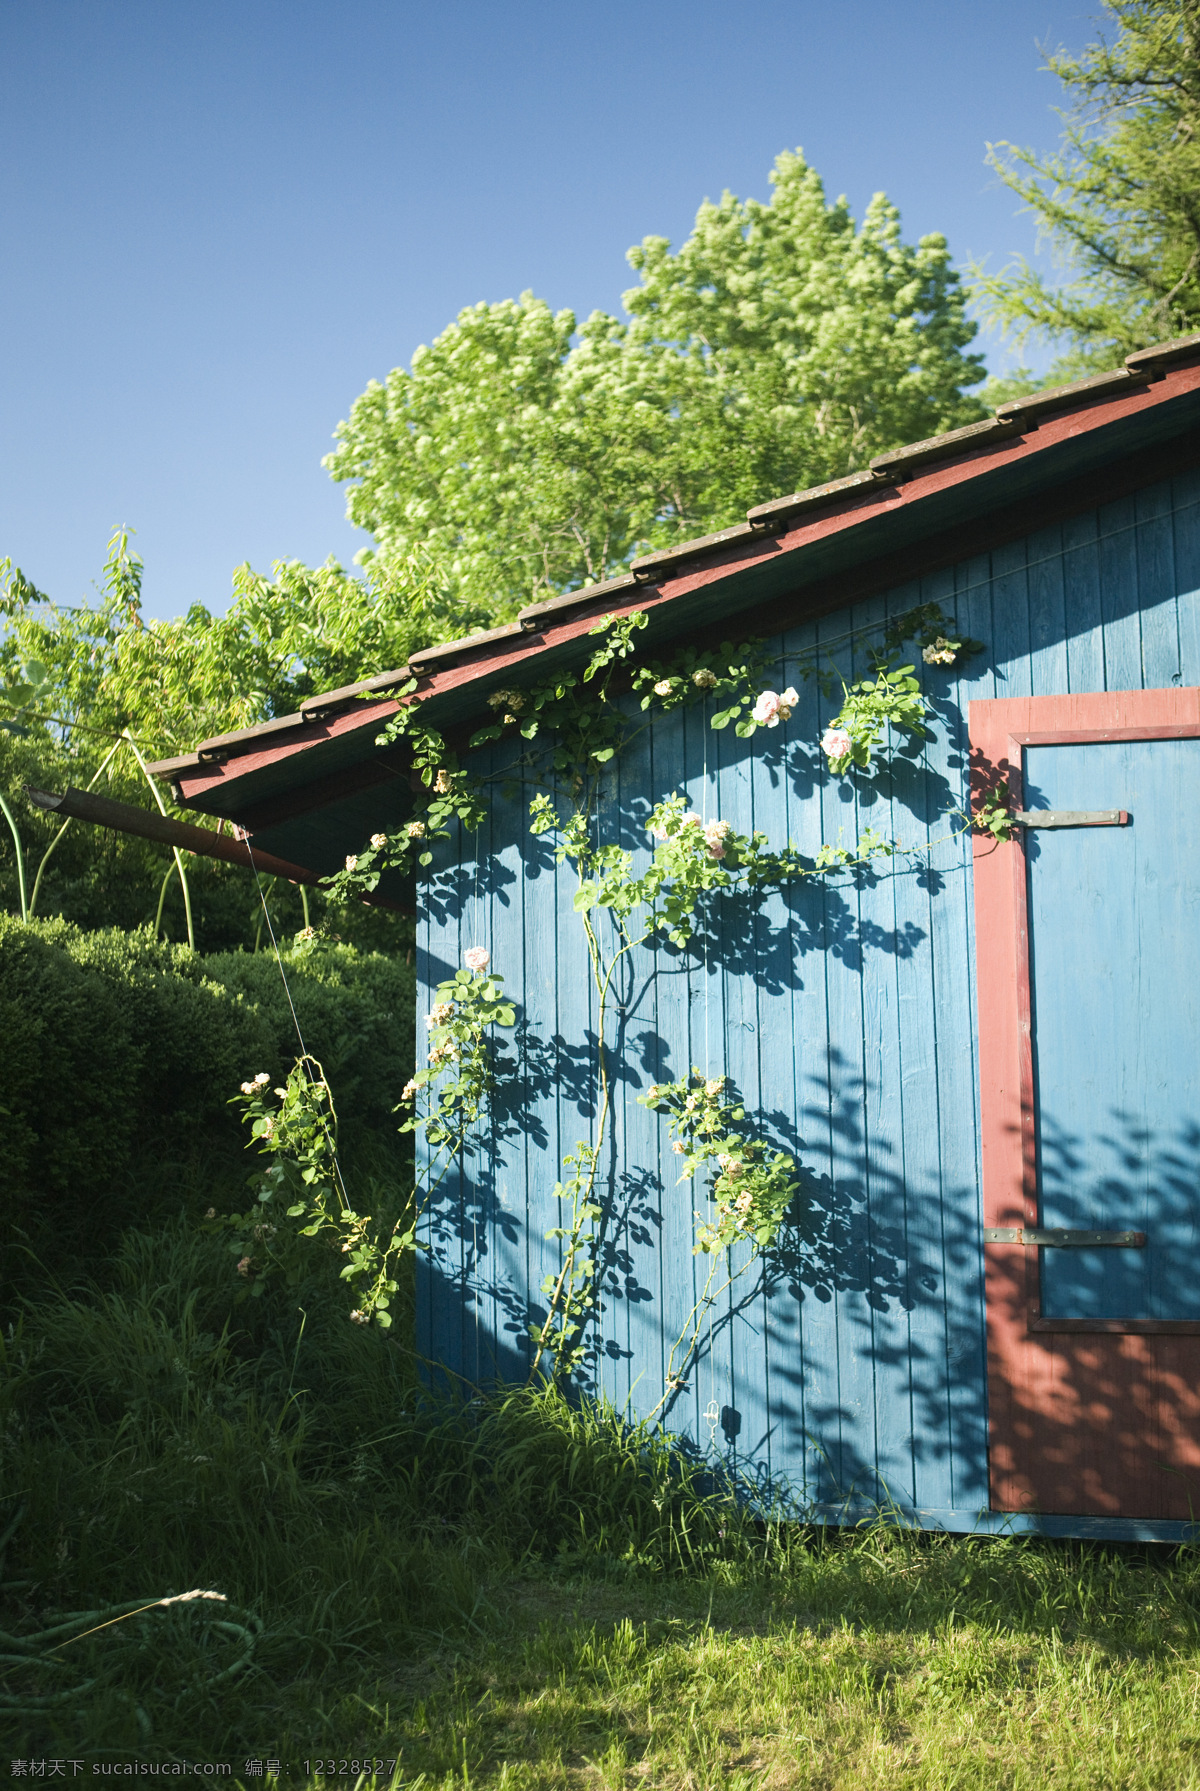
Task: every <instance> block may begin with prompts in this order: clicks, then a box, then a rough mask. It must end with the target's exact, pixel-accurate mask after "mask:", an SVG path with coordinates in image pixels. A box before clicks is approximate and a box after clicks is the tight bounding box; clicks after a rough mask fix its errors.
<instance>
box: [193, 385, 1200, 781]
mask: <svg viewBox="0 0 1200 1791" xmlns="http://www.w3.org/2000/svg"><path fill="white" fill-rule="evenodd" d="M1196 391H1200V364H1196V365H1191V366H1183V367H1176V368H1170V369H1168V370H1167V371H1166V372H1165V373H1164V374H1163V376H1162V378H1161V379H1158V380H1156V381H1154V382H1153V383H1151V384H1149V385H1146V386H1138V387H1137V388H1135V389H1134V390H1127V391H1122V392H1120V393H1118V394H1116V395H1104V394H1100V395H1098V396H1097V397H1096V398H1094V399H1091V400H1089V401H1085V402H1083V403H1081V404H1079V405H1077V406H1075V407H1073V408H1069V409H1063V410H1061V411H1056V412H1054V413H1052V414H1050V415H1048V416H1045V417H1041V418H1038V419H1036V421H1031V422H1030V423H1029V425H1028V426H1027V427H1026V429H1025V430H1024V431H1023V433H1021V434H1019V435H1014V436H1010V437H1008V438H1007V439H1005V440H1003V441H995V440H994V439H993V440H991V441H984V442H981V443H980V444H979V446H978V447H974V448H972V447H969V446H968V447H967V448H966V449H965V450H964V452H962V453H960V454H955V455H953V456H951V457H949V458H947V459H946V460H940V461H937V462H934V463H932V464H929V463H927V464H925V465H924V466H922V467H921V468H920V469H919V470H916V469H914V472H913V474H912V476H911V477H910V478H908V479H907V480H906V481H905V482H904V483H903V484H899V485H893V484H883V483H881V484H879V485H878V486H876V487H866V488H864V489H861V490H859V491H854V492H850V493H848V494H847V496H846V498H845V499H844V500H843V501H842V502H840V503H838V504H837V505H836V506H833V507H831V508H829V509H827V510H822V512H821V513H820V515H818V516H814V517H813V518H811V520H803V519H802V518H800V517H798V518H797V519H796V522H795V523H794V525H793V526H792V527H790V528H789V527H787V526H785V527H784V529H783V530H782V531H781V532H780V533H779V534H777V535H766V536H763V535H755V536H754V537H753V538H751V539H745V538H743V539H741V540H739V541H737V542H736V543H733V544H731V546H730V547H729V548H728V549H727V550H726V551H724V552H720V551H711V550H710V552H709V554H708V555H707V556H706V559H705V563H704V564H701V565H697V564H695V563H694V562H692V563H689V565H688V568H687V569H686V570H681V571H680V572H679V573H677V574H675V575H674V576H672V575H671V574H670V572H669V571H668V570H667V569H666V568H663V569H662V573H661V582H660V583H659V584H657V585H655V586H650V587H641V588H638V587H630V588H628V589H627V590H625V591H622V592H621V593H620V598H619V600H617V601H613V598H611V597H610V598H605V599H602V600H600V601H598V602H597V603H595V604H592V605H588V606H587V608H585V609H583V610H581V611H575V612H573V613H571V614H570V615H568V616H564V618H563V619H562V621H559V622H556V621H554V620H553V619H552V618H550V617H546V618H545V621H544V623H543V625H542V627H541V629H540V631H539V633H538V634H537V635H536V636H532V637H531V636H529V635H525V636H523V637H514V638H513V639H512V641H511V644H509V643H508V642H501V641H494V642H492V643H481V645H480V647H479V649H478V650H477V651H474V652H472V651H471V649H470V647H469V646H467V645H464V647H463V649H462V653H463V657H462V658H461V660H459V662H458V663H457V664H455V665H452V666H448V667H447V668H446V669H445V670H442V671H433V672H430V673H429V674H427V675H426V676H425V677H423V678H421V679H420V680H419V682H418V686H417V689H416V692H415V693H414V698H413V700H415V701H418V702H425V701H428V700H429V699H430V698H432V697H440V696H449V695H450V694H452V693H453V692H455V691H458V690H462V689H464V688H466V687H467V686H469V685H471V684H473V683H475V682H476V681H477V680H478V679H480V678H481V677H484V676H487V677H489V678H490V677H494V676H496V675H497V674H499V673H503V672H506V671H508V670H510V669H515V668H518V667H520V668H523V667H525V666H526V665H529V664H531V663H532V664H534V665H536V662H537V660H538V659H539V658H540V657H541V656H542V655H543V654H545V653H547V652H549V651H551V650H553V649H556V648H561V647H563V646H566V645H569V644H570V643H571V642H572V641H575V640H578V639H580V638H581V637H583V636H585V635H587V634H588V633H589V631H590V630H591V628H592V627H593V625H594V623H595V621H596V619H597V617H598V616H600V615H609V614H611V615H617V616H626V615H631V614H633V613H634V612H635V611H638V610H643V611H646V612H647V613H651V614H653V613H655V612H657V611H658V610H660V609H663V608H665V607H668V606H669V605H671V604H672V603H674V602H675V601H677V600H678V599H679V598H681V597H685V596H687V595H689V594H690V593H692V592H695V591H699V590H703V589H704V588H705V587H707V586H710V585H714V586H715V585H719V584H721V583H722V582H723V581H724V580H725V579H727V578H729V577H730V576H735V575H736V574H738V573H739V572H743V571H745V570H747V569H748V568H750V567H753V566H756V565H761V564H763V563H764V562H766V561H769V560H774V559H778V558H780V557H781V556H784V555H787V554H792V553H798V552H800V551H801V550H802V549H804V548H806V547H809V546H812V545H813V544H814V543H816V542H820V541H826V540H829V539H831V538H833V537H835V536H838V535H841V534H844V533H846V532H848V531H850V530H852V529H855V528H857V527H858V526H859V525H860V524H861V523H862V522H864V521H865V520H867V518H868V517H874V516H878V515H879V514H881V512H883V511H899V510H905V509H912V508H914V507H918V506H920V505H921V503H922V502H923V501H924V500H926V499H929V498H932V497H935V496H938V495H940V494H942V493H945V492H949V491H952V490H954V489H955V488H959V487H962V488H965V487H967V486H969V485H970V484H971V483H972V482H973V481H974V480H976V479H977V478H979V477H980V476H981V475H983V474H985V473H990V472H993V471H995V470H997V469H1000V468H1004V467H1009V466H1013V465H1016V464H1018V463H1020V462H1022V461H1029V460H1034V459H1036V458H1037V456H1038V455H1040V454H1045V453H1046V452H1047V451H1048V450H1050V449H1052V448H1055V447H1059V446H1061V445H1062V444H1063V443H1065V442H1068V441H1070V440H1071V439H1073V438H1078V437H1082V436H1085V435H1089V434H1092V433H1094V432H1096V431H1100V430H1103V429H1104V428H1106V427H1107V426H1108V425H1109V424H1112V423H1116V422H1120V421H1123V420H1126V419H1128V418H1129V417H1130V416H1133V415H1136V414H1137V413H1138V412H1141V411H1150V410H1154V409H1156V408H1158V407H1159V406H1160V405H1163V404H1167V403H1170V402H1171V400H1173V399H1176V398H1180V397H1182V396H1185V395H1186V394H1187V393H1190V392H1196ZM615 596H616V593H614V597H615ZM417 657H419V655H418V656H417ZM398 707H399V704H398V703H397V702H396V701H395V700H388V699H384V700H381V701H380V702H378V703H371V704H362V705H357V704H356V705H355V707H354V709H353V710H351V711H350V712H349V713H347V714H345V715H341V716H338V717H335V718H333V719H331V720H330V721H328V722H326V723H312V724H306V725H305V726H304V727H302V728H297V729H296V731H295V733H294V734H291V735H289V737H288V738H287V740H286V741H280V742H279V743H278V744H275V743H271V744H266V743H265V742H264V745H263V747H262V748H260V749H259V750H257V751H252V752H238V753H237V754H236V755H233V754H231V755H230V758H229V760H228V761H227V762H225V763H222V764H204V765H200V766H197V767H196V768H195V769H194V770H191V771H182V772H180V773H179V774H178V777H177V782H178V783H179V786H180V790H181V794H182V797H183V800H184V801H185V802H189V801H192V800H194V799H195V798H197V797H202V798H203V806H204V807H205V808H207V809H209V810H210V812H213V813H221V812H224V805H223V806H222V808H220V809H218V808H215V807H214V806H213V801H212V799H213V797H214V796H215V797H218V798H219V797H220V795H221V792H222V790H223V789H225V790H228V793H229V798H230V799H231V802H230V806H236V798H235V797H234V795H233V792H234V787H235V785H236V784H238V783H239V782H240V781H241V780H242V779H243V778H245V777H249V776H250V775H252V774H253V773H254V772H256V771H259V770H261V769H263V768H264V767H266V766H269V765H277V764H279V763H280V762H281V761H283V760H285V759H288V758H291V757H293V756H296V755H298V754H302V753H304V752H307V751H308V750H309V749H310V748H311V747H313V746H315V745H318V744H319V743H320V742H322V741H324V740H327V739H331V738H334V737H336V736H339V735H342V734H345V733H349V732H352V731H354V730H356V729H363V730H364V731H365V729H367V728H368V727H372V728H377V727H378V726H379V725H380V724H381V723H382V722H384V721H386V720H387V719H388V717H389V716H391V715H393V714H395V712H396V710H397V708H398Z"/></svg>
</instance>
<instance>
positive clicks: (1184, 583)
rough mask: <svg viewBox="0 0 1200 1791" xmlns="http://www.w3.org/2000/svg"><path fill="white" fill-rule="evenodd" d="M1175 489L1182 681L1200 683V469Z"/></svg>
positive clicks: (1181, 479) (1181, 478)
mask: <svg viewBox="0 0 1200 1791" xmlns="http://www.w3.org/2000/svg"><path fill="white" fill-rule="evenodd" d="M1171 486H1172V502H1173V506H1174V530H1173V536H1174V540H1173V546H1174V559H1175V590H1176V599H1175V604H1176V615H1177V617H1178V628H1179V671H1180V682H1181V683H1182V684H1185V685H1186V684H1200V468H1194V469H1193V470H1192V471H1190V472H1186V473H1180V474H1178V475H1177V476H1176V478H1175V479H1173V480H1172V482H1171Z"/></svg>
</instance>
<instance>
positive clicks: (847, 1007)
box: [822, 599, 882, 1500]
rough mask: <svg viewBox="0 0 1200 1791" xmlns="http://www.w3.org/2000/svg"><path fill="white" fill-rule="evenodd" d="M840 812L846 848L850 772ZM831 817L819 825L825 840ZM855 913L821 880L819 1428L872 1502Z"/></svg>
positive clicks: (859, 916) (864, 611)
mask: <svg viewBox="0 0 1200 1791" xmlns="http://www.w3.org/2000/svg"><path fill="white" fill-rule="evenodd" d="M881 610H882V602H881V600H878V599H876V600H875V601H874V602H872V603H870V604H860V605H856V606H855V608H854V609H853V610H852V611H851V612H850V617H849V620H850V621H851V623H852V625H853V626H854V627H855V628H856V629H858V630H862V631H865V630H866V628H867V627H868V626H869V624H870V623H871V622H873V621H874V620H875V619H876V617H877V616H878V614H879V613H880V611H881ZM868 644H869V643H868V642H866V641H865V640H864V639H863V638H862V635H861V634H860V635H859V638H858V639H857V640H856V642H855V648H856V664H855V666H854V668H853V669H854V672H855V674H856V675H857V674H858V672H859V671H860V669H861V670H863V671H865V670H866V647H867V645H868ZM830 809H834V811H835V813H837V814H839V815H840V816H842V817H844V820H843V821H842V826H843V827H844V835H845V844H846V845H847V846H848V847H850V848H851V849H853V848H854V847H855V846H856V844H857V840H858V837H859V835H860V834H861V832H862V829H863V826H864V825H865V823H866V820H867V819H868V818H870V819H872V820H874V819H875V818H876V817H875V814H874V812H873V807H871V808H869V809H868V811H867V812H864V810H863V807H862V803H861V800H860V796H859V791H858V788H857V786H856V784H855V782H854V780H852V779H851V778H842V779H835V780H832V782H831V783H829V784H827V785H826V786H825V787H824V788H823V789H822V811H823V813H825V814H827V815H828V814H829V811H830ZM835 831H836V825H832V826H831V825H830V824H829V823H827V824H826V828H825V834H826V838H831V837H833V835H834V833H835ZM863 922H864V916H863V912H862V901H861V893H860V889H859V886H858V878H857V875H856V874H855V873H853V872H851V873H848V874H845V875H843V877H841V878H839V879H834V880H831V881H830V882H829V883H828V884H827V886H826V925H827V927H828V928H829V929H830V931H831V933H832V938H831V940H830V944H831V947H832V949H831V950H830V951H829V953H828V954H827V958H826V970H825V984H826V999H827V1003H828V1015H829V1066H830V1087H829V1142H830V1167H831V1177H832V1182H833V1197H834V1202H835V1219H834V1224H835V1228H836V1234H837V1239H838V1245H837V1248H836V1250H835V1252H834V1256H835V1274H836V1291H835V1296H834V1304H835V1308H836V1315H837V1316H836V1322H837V1451H836V1457H835V1456H834V1453H833V1441H834V1438H833V1431H832V1426H831V1428H830V1432H829V1435H828V1439H827V1440H828V1446H829V1453H830V1457H831V1460H832V1461H833V1462H834V1464H835V1470H834V1471H835V1475H836V1480H837V1487H838V1493H839V1495H840V1496H841V1497H843V1498H847V1497H851V1496H853V1497H856V1498H858V1499H867V1500H875V1499H877V1498H878V1497H879V1496H880V1491H881V1489H880V1485H879V1480H878V1473H877V1456H878V1438H877V1431H876V1420H877V1410H876V1388H875V1359H874V1338H875V1323H874V1320H875V1314H874V1312H873V1310H872V1308H871V1305H870V1303H869V1301H868V1300H867V1298H866V1287H867V1284H868V1281H869V1274H870V1267H869V1265H870V1253H871V1242H872V1238H871V1208H870V1182H869V1175H868V1148H869V1140H870V1130H869V1107H868V1069H867V1063H866V1045H867V1034H866V1015H865V1013H864V989H863V980H864V979H863V955H864V925H863Z"/></svg>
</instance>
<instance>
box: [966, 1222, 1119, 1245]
mask: <svg viewBox="0 0 1200 1791" xmlns="http://www.w3.org/2000/svg"><path fill="white" fill-rule="evenodd" d="M983 1241H984V1243H985V1244H1035V1245H1036V1246H1037V1247H1038V1248H1039V1249H1041V1250H1144V1249H1145V1248H1146V1234H1145V1232H1144V1231H1058V1230H1051V1231H1037V1230H1035V1229H1034V1228H1033V1227H1031V1226H1028V1225H985V1226H984V1228H983Z"/></svg>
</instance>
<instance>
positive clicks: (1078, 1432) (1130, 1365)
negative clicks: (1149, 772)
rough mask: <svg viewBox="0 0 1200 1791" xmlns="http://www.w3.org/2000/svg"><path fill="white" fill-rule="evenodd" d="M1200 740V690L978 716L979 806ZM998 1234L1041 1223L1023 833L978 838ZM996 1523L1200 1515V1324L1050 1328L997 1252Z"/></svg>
mask: <svg viewBox="0 0 1200 1791" xmlns="http://www.w3.org/2000/svg"><path fill="white" fill-rule="evenodd" d="M1193 736H1200V690H1195V689H1187V690H1134V691H1108V692H1104V693H1101V694H1097V695H1087V696H1052V697H1006V698H998V699H994V700H991V701H984V702H974V703H972V704H971V705H970V738H971V778H972V790H973V794H974V798H975V801H976V803H978V801H979V799H980V798H981V796H982V795H983V793H984V792H985V791H986V790H988V789H990V788H993V787H994V786H995V785H996V784H998V783H1001V782H1003V783H1004V784H1006V785H1007V788H1008V791H1009V794H1010V797H1011V800H1012V806H1013V807H1014V808H1016V809H1019V808H1021V807H1022V806H1023V795H1022V770H1023V759H1024V751H1023V749H1024V748H1025V747H1026V746H1035V745H1037V746H1041V745H1053V744H1057V743H1066V742H1069V741H1078V742H1089V741H1096V742H1100V741H1105V740H1153V739H1180V738H1186V737H1193ZM973 846H974V877H975V957H976V969H977V1002H978V1017H979V1079H980V1110H981V1121H982V1145H983V1223H984V1226H985V1227H987V1228H989V1229H991V1228H993V1227H1004V1228H1014V1227H1018V1228H1019V1227H1021V1226H1030V1225H1037V1223H1038V1187H1037V1151H1036V1144H1037V1140H1036V1113H1035V1105H1034V1082H1033V1037H1032V1027H1031V1004H1030V989H1029V936H1028V921H1027V916H1026V899H1027V897H1026V891H1027V881H1026V863H1025V847H1024V840H1023V835H1022V834H1021V832H1020V830H1018V832H1017V834H1016V837H1015V838H1013V839H1011V840H1007V841H998V840H995V839H993V838H992V836H991V835H990V834H984V833H977V834H976V835H975V836H974V841H973ZM984 1283H985V1289H986V1300H987V1342H988V1407H989V1411H988V1423H989V1440H990V1485H991V1503H992V1508H993V1510H999V1511H1043V1512H1061V1513H1070V1514H1079V1515H1087V1514H1096V1515H1104V1516H1128V1517H1153V1518H1173V1519H1184V1520H1187V1519H1189V1518H1195V1517H1197V1516H1200V1322H1196V1321H1183V1322H1179V1321H1175V1322H1166V1321H1155V1320H1122V1319H1046V1318H1043V1317H1042V1315H1041V1307H1040V1292H1039V1274H1038V1253H1037V1250H1036V1249H1035V1248H1032V1247H1028V1246H1025V1245H1023V1244H1019V1243H987V1244H985V1245H984Z"/></svg>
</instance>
